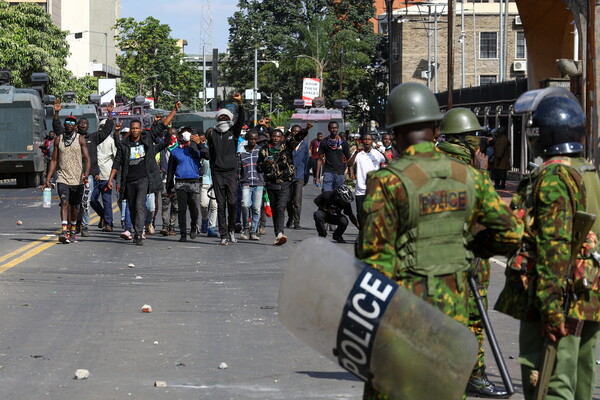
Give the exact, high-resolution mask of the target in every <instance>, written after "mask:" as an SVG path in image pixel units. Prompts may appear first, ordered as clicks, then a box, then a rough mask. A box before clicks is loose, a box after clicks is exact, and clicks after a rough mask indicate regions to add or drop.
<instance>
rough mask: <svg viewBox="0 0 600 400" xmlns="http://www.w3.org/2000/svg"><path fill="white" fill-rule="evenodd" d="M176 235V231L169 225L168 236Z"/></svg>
mask: <svg viewBox="0 0 600 400" xmlns="http://www.w3.org/2000/svg"><path fill="white" fill-rule="evenodd" d="M175 235H177V232H175V227H173V226H171V227H169V236H175Z"/></svg>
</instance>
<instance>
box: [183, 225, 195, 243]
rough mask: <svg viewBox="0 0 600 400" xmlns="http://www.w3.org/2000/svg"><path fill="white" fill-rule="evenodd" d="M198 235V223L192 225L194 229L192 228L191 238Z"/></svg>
mask: <svg viewBox="0 0 600 400" xmlns="http://www.w3.org/2000/svg"><path fill="white" fill-rule="evenodd" d="M196 236H198V225H192V229H190V239H196ZM180 241H181V240H180Z"/></svg>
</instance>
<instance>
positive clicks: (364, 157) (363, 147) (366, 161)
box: [348, 133, 388, 226]
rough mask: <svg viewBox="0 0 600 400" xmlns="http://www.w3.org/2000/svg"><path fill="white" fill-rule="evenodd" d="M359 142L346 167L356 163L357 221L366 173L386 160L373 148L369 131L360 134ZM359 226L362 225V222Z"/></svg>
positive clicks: (365, 186) (364, 188)
mask: <svg viewBox="0 0 600 400" xmlns="http://www.w3.org/2000/svg"><path fill="white" fill-rule="evenodd" d="M361 142H362V144H359V146H358V148H357V149H356V151H355V152H354V154H352V157H350V159H349V160H348V167H351V166H352V165H354V164H356V189H355V193H354V196H355V198H356V214H357V215H358V221H359V222H360V221H361V220H362V205H363V201H364V200H365V194H366V191H367V174H368V173H369V172H371V171H376V170H378V169H379V168H380V167H381V164H383V163H386V162H387V161H388V160H387V158H386V156H385V155H383V154H382V153H381V152H379V151H377V150H374V149H373V136H371V134H370V133H365V134H364V135H362V138H361ZM360 226H362V223H361V224H360Z"/></svg>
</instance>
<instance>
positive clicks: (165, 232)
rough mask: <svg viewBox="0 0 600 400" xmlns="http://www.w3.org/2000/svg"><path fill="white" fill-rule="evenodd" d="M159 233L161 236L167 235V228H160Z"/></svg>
mask: <svg viewBox="0 0 600 400" xmlns="http://www.w3.org/2000/svg"><path fill="white" fill-rule="evenodd" d="M160 234H161V235H163V236H169V230H168V229H167V228H162V229H161V230H160Z"/></svg>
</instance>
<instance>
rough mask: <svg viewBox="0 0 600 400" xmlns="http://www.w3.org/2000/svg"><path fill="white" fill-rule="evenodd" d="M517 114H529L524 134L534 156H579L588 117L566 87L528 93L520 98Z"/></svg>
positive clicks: (516, 105)
mask: <svg viewBox="0 0 600 400" xmlns="http://www.w3.org/2000/svg"><path fill="white" fill-rule="evenodd" d="M515 113H526V114H527V115H526V119H525V135H526V137H527V143H528V145H529V149H530V151H531V154H532V155H533V156H534V157H549V156H555V155H559V154H572V155H575V154H579V153H581V152H582V151H583V146H582V144H581V142H580V141H581V138H582V137H583V136H584V135H585V134H586V127H585V115H584V113H583V110H582V109H581V106H580V105H579V103H578V102H577V98H576V97H575V96H574V95H573V94H572V93H571V92H569V91H568V90H566V89H563V88H557V87H552V88H547V89H541V90H532V91H529V92H526V93H524V94H522V95H521V97H519V99H517V102H516V103H515Z"/></svg>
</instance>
